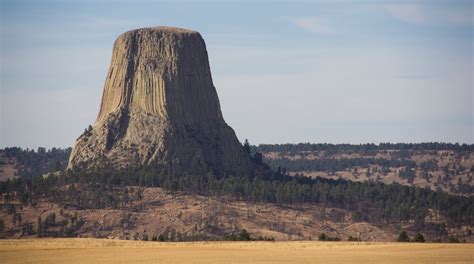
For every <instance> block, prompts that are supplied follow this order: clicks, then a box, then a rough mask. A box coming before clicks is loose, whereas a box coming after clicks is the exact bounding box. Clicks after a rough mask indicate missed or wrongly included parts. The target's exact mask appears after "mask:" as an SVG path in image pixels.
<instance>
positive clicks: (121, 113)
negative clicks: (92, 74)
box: [68, 27, 255, 175]
mask: <svg viewBox="0 0 474 264" xmlns="http://www.w3.org/2000/svg"><path fill="white" fill-rule="evenodd" d="M104 164H109V165H113V166H121V167H126V166H139V165H150V164H160V165H163V166H164V167H165V168H167V169H168V170H169V171H172V172H173V173H174V174H180V173H194V174H203V173H208V172H209V171H211V170H212V171H213V172H214V173H216V174H224V173H225V174H231V175H246V174H248V173H251V171H252V170H253V168H254V166H255V165H254V164H253V162H252V161H251V159H250V157H249V155H248V154H247V153H246V152H245V151H244V149H243V148H242V146H241V144H240V142H239V141H238V139H237V137H236V136H235V133H234V131H233V130H232V128H231V127H229V126H228V125H227V124H226V123H225V121H224V119H223V117H222V112H221V109H220V104H219V98H218V97H217V92H216V89H215V87H214V85H213V83H212V77H211V71H210V68H209V60H208V56H207V51H206V45H205V43H204V40H203V39H202V37H201V35H200V34H199V33H198V32H196V31H191V30H187V29H180V28H172V27H153V28H142V29H136V30H132V31H128V32H125V33H123V34H122V35H120V36H119V37H118V38H117V40H116V41H115V44H114V48H113V53H112V60H111V63H110V69H109V72H108V75H107V78H106V81H105V87H104V92H103V95H102V103H101V106H100V111H99V114H98V116H97V120H96V121H95V123H94V125H93V126H92V130H91V131H90V132H87V133H86V132H85V133H84V134H82V135H81V136H80V137H79V138H78V139H77V140H76V143H75V146H74V148H73V151H72V153H71V157H70V159H69V165H68V168H70V169H77V168H91V167H100V166H103V165H104Z"/></svg>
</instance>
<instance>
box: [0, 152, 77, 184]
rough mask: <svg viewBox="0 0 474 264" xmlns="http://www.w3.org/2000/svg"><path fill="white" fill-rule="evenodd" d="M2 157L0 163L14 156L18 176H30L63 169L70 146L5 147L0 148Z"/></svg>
mask: <svg viewBox="0 0 474 264" xmlns="http://www.w3.org/2000/svg"><path fill="white" fill-rule="evenodd" d="M0 154H3V155H2V156H3V158H0V165H2V163H5V162H7V161H6V160H7V159H8V158H14V159H15V161H16V163H17V168H18V172H19V176H20V177H22V178H31V177H33V176H37V175H42V174H44V173H47V172H51V171H58V170H64V169H65V168H66V166H67V161H68V159H69V155H70V154H71V148H65V149H61V148H52V149H48V150H46V148H41V147H40V148H38V150H37V151H35V150H33V149H22V148H19V147H12V148H5V149H3V150H0Z"/></svg>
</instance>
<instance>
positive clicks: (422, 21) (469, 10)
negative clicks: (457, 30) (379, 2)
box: [384, 3, 474, 26]
mask: <svg viewBox="0 0 474 264" xmlns="http://www.w3.org/2000/svg"><path fill="white" fill-rule="evenodd" d="M384 9H385V10H386V11H387V12H388V13H390V14H391V15H392V16H393V17H395V18H396V19H398V20H400V21H403V22H407V23H411V24H419V25H450V26H463V25H473V24H474V13H473V6H472V4H470V5H467V6H447V5H435V4H433V5H427V4H411V3H410V4H408V3H403V4H390V5H385V6H384Z"/></svg>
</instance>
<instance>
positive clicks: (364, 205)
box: [0, 167, 474, 228]
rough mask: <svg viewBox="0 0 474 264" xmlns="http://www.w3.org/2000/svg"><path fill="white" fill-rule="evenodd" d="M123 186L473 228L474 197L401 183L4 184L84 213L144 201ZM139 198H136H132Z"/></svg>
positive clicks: (160, 178) (267, 177) (133, 178)
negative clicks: (435, 213)
mask: <svg viewBox="0 0 474 264" xmlns="http://www.w3.org/2000/svg"><path fill="white" fill-rule="evenodd" d="M125 186H149V187H163V188H165V189H168V190H170V191H181V192H189V193H196V194H204V195H212V196H221V197H227V198H231V199H239V200H244V201H252V202H269V203H278V204H303V203H321V204H324V205H325V206H328V207H337V208H344V209H348V210H350V211H353V218H354V220H356V221H370V222H374V223H389V222H400V221H410V220H413V221H415V224H416V225H418V226H420V228H421V227H422V226H423V225H424V219H425V216H427V214H428V213H429V209H434V210H439V211H440V212H441V215H443V216H444V217H445V219H446V223H447V224H448V225H461V224H468V225H473V224H474V197H471V198H467V197H458V196H452V195H449V194H446V193H444V192H434V191H431V190H428V189H421V188H418V187H410V186H402V185H399V184H390V185H384V184H381V183H374V182H364V183H357V182H350V181H345V180H328V179H321V178H317V179H310V178H307V177H289V176H286V175H283V174H281V173H278V172H273V173H270V174H261V175H254V176H253V177H248V178H247V177H230V176H229V177H216V176H215V175H213V174H212V173H211V172H210V173H208V174H207V175H199V176H197V175H181V176H176V175H171V174H169V173H166V170H163V168H159V167H143V168H128V169H122V170H115V169H112V168H104V169H101V170H96V171H88V172H70V171H67V172H61V173H58V174H57V175H55V176H49V177H34V178H31V179H15V180H13V181H11V180H9V181H7V182H2V183H0V193H2V194H3V195H4V197H5V198H6V200H7V202H8V201H14V200H19V201H21V203H22V204H25V205H26V204H37V203H38V201H39V199H40V198H48V199H50V200H51V201H53V202H56V203H59V204H62V205H65V206H74V207H77V208H79V209H85V208H94V209H96V208H104V207H113V208H120V206H121V205H122V204H124V203H127V202H129V201H131V200H133V199H138V198H139V197H140V194H139V193H136V192H135V191H132V190H133V189H129V188H126V187H125ZM133 197H135V198H133Z"/></svg>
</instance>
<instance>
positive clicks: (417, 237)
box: [413, 233, 425, 243]
mask: <svg viewBox="0 0 474 264" xmlns="http://www.w3.org/2000/svg"><path fill="white" fill-rule="evenodd" d="M413 242H418V243H424V242H425V238H424V237H423V235H422V234H420V233H417V234H416V235H415V237H414V238H413Z"/></svg>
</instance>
